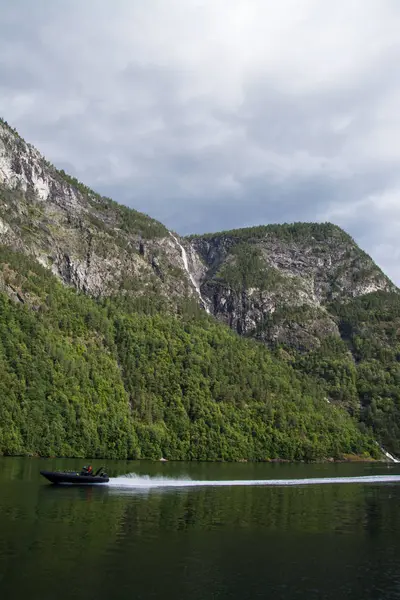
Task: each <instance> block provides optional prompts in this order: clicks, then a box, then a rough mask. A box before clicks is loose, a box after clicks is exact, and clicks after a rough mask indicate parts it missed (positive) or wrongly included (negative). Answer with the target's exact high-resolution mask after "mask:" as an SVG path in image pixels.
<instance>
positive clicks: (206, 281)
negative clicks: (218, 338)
mask: <svg viewBox="0 0 400 600" xmlns="http://www.w3.org/2000/svg"><path fill="white" fill-rule="evenodd" d="M187 239H188V242H189V244H190V252H189V255H191V256H194V257H196V256H199V257H200V258H201V263H200V265H199V262H198V261H197V264H196V265H194V268H196V266H197V268H200V270H201V279H202V285H201V290H202V293H203V295H204V296H205V298H206V299H208V301H209V304H210V305H211V306H212V312H213V314H214V315H215V316H216V317H217V318H218V319H219V320H221V321H222V322H225V323H227V324H229V326H230V327H232V328H234V329H236V331H238V333H240V334H244V335H250V336H252V337H256V338H257V339H260V340H262V341H265V342H267V343H270V344H271V343H289V344H290V345H296V344H297V345H298V346H299V348H301V349H309V348H312V347H313V346H315V345H318V344H319V343H320V340H321V339H322V338H324V337H326V336H330V335H339V330H338V328H337V326H336V324H335V322H334V320H333V319H332V315H330V314H329V311H327V308H326V307H327V304H328V303H329V302H331V301H333V300H338V301H348V300H349V299H351V298H354V297H359V296H362V295H365V294H368V293H371V292H375V291H378V290H384V291H395V289H396V288H395V286H394V285H393V284H392V283H391V282H390V280H389V279H388V278H387V277H386V276H385V275H384V274H383V273H382V271H381V270H380V269H379V268H378V267H377V266H376V265H375V263H374V262H373V261H372V259H371V258H370V257H369V256H368V255H366V254H365V253H364V252H363V251H362V250H361V249H360V248H359V247H358V246H357V245H356V244H355V242H354V240H352V238H351V237H350V236H349V235H347V234H346V233H345V232H344V231H343V230H341V229H340V228H339V227H337V226H335V225H332V224H330V223H325V224H317V223H294V224H292V225H287V224H286V225H267V226H264V227H252V228H248V229H239V230H233V231H228V232H222V233H219V234H209V235H204V236H191V237H189V238H187Z"/></svg>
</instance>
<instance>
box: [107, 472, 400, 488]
mask: <svg viewBox="0 0 400 600" xmlns="http://www.w3.org/2000/svg"><path fill="white" fill-rule="evenodd" d="M338 483H340V484H343V483H370V484H371V483H372V484H375V483H400V475H363V476H360V477H311V478H309V479H233V480H215V481H211V480H194V479H189V478H187V479H186V478H179V479H173V478H169V477H150V476H149V475H145V476H143V475H136V474H135V473H131V474H128V475H125V476H122V477H112V478H110V481H109V482H108V484H107V485H108V486H109V487H111V488H115V489H124V490H149V489H154V488H193V487H239V486H242V487H243V486H254V487H256V486H259V487H260V486H263V487H277V486H283V487H285V486H304V485H333V484H338Z"/></svg>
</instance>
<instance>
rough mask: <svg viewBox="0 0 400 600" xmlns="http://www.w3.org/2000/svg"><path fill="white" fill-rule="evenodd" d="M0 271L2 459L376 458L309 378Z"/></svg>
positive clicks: (11, 257)
mask: <svg viewBox="0 0 400 600" xmlns="http://www.w3.org/2000/svg"><path fill="white" fill-rule="evenodd" d="M0 264H1V270H0V281H2V289H3V291H0V373H1V377H0V453H4V454H19V453H31V454H39V455H61V456H97V457H111V458H127V457H128V458H139V457H147V458H160V456H162V455H163V456H166V457H167V458H170V459H191V460H221V459H222V460H240V459H250V460H267V459H273V458H286V459H290V460H316V459H323V458H330V457H332V458H340V457H342V456H343V455H345V454H350V455H351V454H363V455H365V456H377V448H376V446H375V444H374V442H373V441H372V439H371V437H370V436H369V435H368V434H366V433H362V432H360V431H359V430H358V428H357V426H356V423H355V422H354V421H353V420H352V419H351V418H350V417H349V415H348V414H347V413H346V412H345V411H344V410H343V409H341V408H339V407H338V408H332V407H330V406H329V405H328V404H327V402H326V400H325V398H324V393H323V390H322V388H321V387H318V385H315V383H314V382H313V380H312V379H311V378H309V377H307V376H304V375H302V374H301V373H298V372H296V370H295V369H293V368H292V367H291V366H289V365H287V364H285V363H284V362H282V361H280V360H278V359H277V358H274V357H273V356H272V355H271V353H270V352H269V351H268V350H267V349H266V348H264V347H263V346H262V345H261V344H257V343H256V342H253V341H248V340H243V339H241V338H239V337H238V336H237V335H235V334H234V333H232V332H230V331H229V329H227V328H226V327H224V326H223V325H221V324H218V323H217V322H213V321H212V320H211V319H209V318H208V317H207V316H206V315H204V316H203V317H197V318H193V317H191V316H189V315H188V316H185V315H183V316H182V317H180V318H176V317H173V316H169V315H166V314H163V315H154V316H149V315H145V314H143V313H139V312H137V311H136V310H135V311H132V312H127V311H125V312H124V311H123V310H121V307H119V306H118V304H117V303H116V302H115V301H114V300H113V299H110V298H108V299H105V300H104V301H100V300H95V299H92V298H90V297H89V296H87V295H84V294H83V293H76V292H75V291H74V290H72V289H71V288H68V287H63V286H62V285H61V284H60V283H59V282H58V281H57V280H56V278H55V277H54V276H53V275H52V274H51V273H50V272H49V271H48V270H46V269H44V268H43V267H41V266H40V265H39V264H38V263H37V262H35V261H33V260H32V259H30V258H27V257H26V256H24V255H23V254H20V253H17V252H15V251H13V250H9V249H6V248H5V247H3V246H0ZM10 285H11V286H12V287H10ZM6 290H8V291H9V290H11V297H10V296H9V295H8V293H6ZM14 292H15V294H16V295H13V294H14Z"/></svg>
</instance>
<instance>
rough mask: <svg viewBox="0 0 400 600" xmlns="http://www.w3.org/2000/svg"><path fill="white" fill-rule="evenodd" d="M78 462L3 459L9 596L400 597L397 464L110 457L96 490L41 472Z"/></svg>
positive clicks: (0, 560) (3, 547)
mask: <svg viewBox="0 0 400 600" xmlns="http://www.w3.org/2000/svg"><path fill="white" fill-rule="evenodd" d="M80 466H82V462H80V461H67V460H37V459H11V458H7V459H6V458H4V459H0V597H1V599H2V600H8V599H9V598H10V599H11V598H12V599H13V600H18V599H20V598H21V599H22V598H23V599H24V600H25V599H26V598H29V599H32V600H36V599H38V600H39V599H40V600H47V599H53V598H57V600H64V599H65V600H66V599H68V600H69V599H71V598H73V599H78V600H79V599H81V598H82V599H83V598H85V599H86V600H87V599H90V598H96V599H98V600H106V599H107V600H108V599H113V600H125V599H128V598H129V599H132V598H135V599H147V598H162V599H166V600H172V599H173V600H176V599H185V598H190V599H191V600H200V599H201V600H203V599H208V598H212V599H214V598H218V599H225V598H226V599H228V598H229V599H235V600H239V599H240V600H243V599H246V598H249V599H250V598H271V599H274V600H275V599H281V598H282V599H289V600H290V599H292V598H299V599H302V600H312V599H317V598H318V599H321V598H326V599H332V600H333V599H334V600H336V599H338V598H346V599H347V598H351V599H357V600H359V599H363V600H370V599H374V600H375V599H385V600H388V599H389V600H390V599H392V598H398V599H400V485H399V483H400V466H399V465H358V464H343V465H331V464H328V465H317V466H315V465H314V466H311V465H279V464H276V465H264V464H256V465H253V464H233V465H232V464H204V463H203V464H189V463H186V464H185V463H166V464H165V465H162V464H160V463H150V462H143V463H137V462H129V463H125V462H107V470H108V472H109V474H110V475H111V476H112V479H111V482H110V485H109V486H104V487H102V486H98V487H95V488H94V487H88V488H73V487H67V486H65V487H53V486H51V485H50V484H48V483H46V481H45V480H44V479H43V478H42V477H40V475H39V470H40V469H49V470H51V469H63V468H65V469H75V468H79V467H80ZM99 466H101V463H97V462H94V467H95V468H96V467H99ZM127 473H133V475H131V476H130V477H125V476H124V475H126V474H127ZM342 478H346V479H345V480H344V481H345V482H343V479H342ZM266 480H269V481H268V482H266ZM294 480H296V481H294ZM271 481H272V484H271Z"/></svg>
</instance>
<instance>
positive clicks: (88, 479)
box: [40, 467, 110, 485]
mask: <svg viewBox="0 0 400 600" xmlns="http://www.w3.org/2000/svg"><path fill="white" fill-rule="evenodd" d="M40 474H41V475H43V477H45V478H46V479H47V480H48V481H50V483H54V484H58V485H63V484H64V485H65V484H67V485H97V484H99V483H108V482H109V481H110V478H109V477H108V475H107V473H105V472H104V467H100V469H98V470H97V471H96V473H93V470H92V468H91V467H88V468H87V467H84V468H83V469H82V471H81V472H80V473H78V472H77V471H40Z"/></svg>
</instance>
